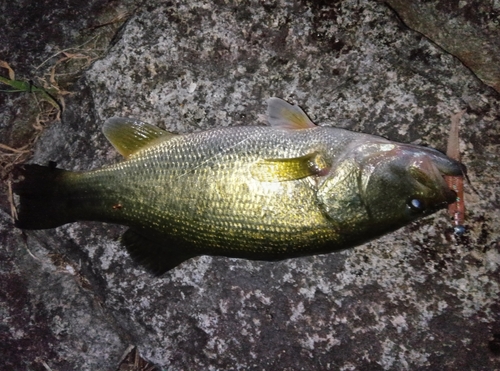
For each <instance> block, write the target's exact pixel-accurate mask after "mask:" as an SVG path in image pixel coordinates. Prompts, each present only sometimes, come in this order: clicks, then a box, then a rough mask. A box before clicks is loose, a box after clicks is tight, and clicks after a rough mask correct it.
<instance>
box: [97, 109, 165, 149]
mask: <svg viewBox="0 0 500 371" xmlns="http://www.w3.org/2000/svg"><path fill="white" fill-rule="evenodd" d="M102 132H103V133H104V135H105V136H106V138H107V139H108V140H109V141H110V142H111V144H112V145H113V147H115V148H116V150H117V151H118V152H120V154H122V155H123V156H124V157H129V156H130V155H133V154H134V153H136V152H138V151H140V150H141V149H144V148H146V147H148V146H149V145H151V144H152V143H153V142H155V141H157V140H158V139H159V138H162V139H165V140H167V139H169V138H171V137H174V136H175V134H172V133H169V132H168V131H165V130H162V129H160V128H159V127H157V126H154V125H151V124H146V123H145V122H142V121H139V120H136V119H132V118H124V117H113V118H110V119H108V120H106V122H105V123H104V126H103V128H102Z"/></svg>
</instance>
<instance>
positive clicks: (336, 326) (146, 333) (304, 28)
mask: <svg viewBox="0 0 500 371" xmlns="http://www.w3.org/2000/svg"><path fill="white" fill-rule="evenodd" d="M74 92H75V94H74V95H73V96H72V97H70V98H67V99H66V110H65V112H64V115H63V120H62V122H61V123H60V124H57V125H54V126H52V127H50V128H49V129H48V130H46V131H45V132H44V134H43V136H42V138H41V139H40V140H39V141H38V143H37V148H36V153H35V156H34V159H33V162H36V163H41V164H44V163H46V162H47V161H49V160H51V161H56V162H57V163H58V165H59V166H60V167H62V168H67V169H73V170H84V169H90V168H95V167H99V166H103V165H105V164H108V163H110V162H113V161H117V160H119V157H118V155H117V154H116V153H115V151H114V150H113V149H112V147H111V146H110V145H109V144H108V143H106V141H105V139H104V137H103V135H102V134H101V132H100V127H101V126H102V123H103V121H104V120H105V119H106V118H108V117H111V116H133V117H137V118H141V119H143V120H145V121H149V122H151V123H155V124H157V125H159V126H161V127H164V128H166V129H167V130H170V131H174V132H179V133H185V132H192V131H197V130H203V129H206V128H210V127H214V126H233V125H256V124H262V123H263V122H264V121H263V119H262V116H261V114H264V113H265V101H266V99H267V98H268V97H270V96H279V97H283V98H285V99H287V100H289V101H291V102H294V103H298V104H300V105H301V106H302V107H303V108H304V109H305V110H306V112H308V113H309V114H310V116H311V117H312V119H313V120H314V121H315V122H317V123H320V124H321V125H335V126H340V127H344V128H348V129H351V130H358V131H364V132H368V133H372V134H378V135H382V136H385V137H388V138H390V139H392V140H397V141H402V142H412V143H416V144H423V145H429V146H432V147H436V148H438V149H441V150H444V149H445V148H446V140H447V137H448V131H449V127H450V117H451V115H452V114H454V113H456V112H458V111H460V110H462V109H465V110H466V113H465V114H464V117H463V121H462V131H461V142H460V149H461V152H462V156H463V157H462V159H463V162H464V163H465V164H466V165H467V167H468V170H469V177H470V180H471V185H472V186H473V187H474V189H475V190H472V188H471V187H468V186H466V196H465V201H466V205H467V208H468V217H467V222H466V224H467V227H468V232H467V234H466V235H465V236H464V237H462V238H459V239H457V238H455V237H454V236H453V234H452V226H451V224H450V222H449V220H448V216H447V214H446V212H444V211H443V212H441V213H438V214H436V215H434V216H431V217H428V218H426V219H424V220H421V221H419V222H417V223H414V224H412V225H410V226H408V227H406V228H403V229H401V230H399V231H397V232H395V233H392V234H391V235H387V236H385V237H383V238H381V239H379V240H376V241H373V242H371V243H368V244H365V245H362V246H359V247H357V248H354V249H351V250H347V251H343V252H339V253H332V254H329V255H324V256H313V257H306V258H301V259H293V260H288V261H282V262H277V263H267V262H251V261H245V260H236V259H227V258H211V257H199V258H195V259H192V260H190V261H188V262H186V263H184V264H183V265H182V266H180V267H178V268H176V269H174V270H173V271H171V272H170V273H168V274H166V275H165V276H163V277H161V278H155V277H152V276H151V275H149V274H148V273H147V272H145V271H144V270H143V269H142V268H141V267H140V266H137V265H136V264H135V263H134V262H132V261H131V259H130V258H129V257H128V255H127V253H126V252H125V251H124V249H123V248H121V247H120V246H119V243H118V237H119V236H120V234H121V233H122V232H123V230H124V229H123V228H122V227H119V226H112V225H103V224H99V223H74V224H71V225H66V226H63V227H60V228H57V229H55V230H47V231H26V232H21V231H19V230H16V229H14V227H13V225H12V222H11V221H10V218H9V216H8V215H7V213H6V212H3V211H1V212H0V222H1V223H0V241H1V245H2V248H1V250H0V275H1V277H0V282H1V284H2V290H1V291H0V294H1V296H0V300H1V302H2V303H3V304H4V305H2V306H1V307H0V314H1V318H2V324H1V325H0V341H1V343H2V345H5V346H2V347H0V349H1V350H0V355H1V357H2V358H1V359H2V361H4V365H5V366H4V368H5V369H26V370H27V369H36V370H38V369H40V370H44V369H47V368H46V367H45V365H46V366H47V367H50V368H51V369H53V370H113V369H116V368H117V367H118V364H119V361H120V359H121V357H122V355H123V352H125V350H126V349H127V348H128V346H129V345H131V344H132V345H135V346H137V347H138V349H139V352H140V353H141V355H142V356H143V357H144V358H145V359H147V360H149V361H150V362H152V363H154V364H155V365H157V366H159V367H161V368H163V369H168V370H223V369H224V370H252V369H255V370H312V369H316V370H322V369H324V370H328V369H332V370H355V369H357V370H383V369H386V370H391V369H394V370H401V369H403V370H404V369H407V370H427V369H428V370H446V369H450V370H452V369H464V370H465V369H473V370H494V369H498V368H500V366H499V365H500V350H499V348H500V346H499V345H498V341H499V338H500V335H499V334H500V300H499V293H500V274H499V273H500V236H499V232H500V230H499V226H498V222H496V221H497V220H499V218H500V208H499V205H500V200H499V194H500V192H499V191H498V184H499V183H500V182H499V180H500V179H499V178H500V156H499V155H500V146H499V144H500V136H499V132H498V125H499V123H500V96H499V94H498V93H497V92H495V91H494V90H493V89H491V88H489V87H487V86H485V85H483V84H482V83H481V82H480V81H478V80H477V79H476V78H475V77H474V76H473V75H472V74H471V72H470V71H469V70H468V69H467V68H465V67H464V66H463V65H462V64H461V63H460V62H459V61H458V60H457V59H456V58H454V57H452V56H450V55H448V54H446V53H445V52H443V51H442V50H440V49H439V48H438V47H437V46H436V45H435V44H433V43H431V42H429V41H428V40H427V39H425V38H424V37H422V35H420V34H417V33H415V32H413V31H411V30H408V29H407V28H406V27H405V26H404V25H403V24H401V23H400V21H399V20H398V19H397V18H396V17H395V16H394V13H393V12H392V11H391V10H390V9H389V8H387V7H386V6H384V5H383V4H380V3H377V2H368V1H361V2H360V1H354V0H352V1H351V0H346V1H343V2H339V3H330V2H319V1H317V2H306V1H303V2H293V1H280V2H279V3H276V2H272V1H239V2H234V3H233V2H223V1H217V2H205V1H177V2H175V1H172V2H160V1H153V0H150V1H148V2H145V3H143V4H142V5H141V6H140V7H139V8H138V10H137V11H136V14H135V15H134V16H133V17H132V18H131V19H130V20H129V21H128V22H127V24H126V25H125V27H124V28H123V30H122V31H121V33H120V34H119V35H118V37H117V38H116V42H114V44H113V45H112V47H111V48H110V49H109V51H108V52H107V53H106V54H105V56H104V57H103V58H102V59H100V60H98V61H96V62H95V63H94V64H93V65H92V66H91V68H90V69H88V70H87V71H86V72H85V73H84V75H83V78H82V79H81V80H80V82H79V84H78V85H77V87H76V88H75V89H74ZM0 368H1V366H0Z"/></svg>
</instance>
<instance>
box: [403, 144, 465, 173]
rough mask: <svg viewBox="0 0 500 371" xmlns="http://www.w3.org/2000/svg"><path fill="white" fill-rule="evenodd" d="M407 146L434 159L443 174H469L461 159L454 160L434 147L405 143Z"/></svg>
mask: <svg viewBox="0 0 500 371" xmlns="http://www.w3.org/2000/svg"><path fill="white" fill-rule="evenodd" d="M404 146H405V147H407V148H408V149H412V150H417V151H419V152H420V153H423V154H425V155H427V156H429V158H430V159H431V160H432V162H433V163H434V165H435V166H436V168H437V169H438V170H439V172H440V173H441V174H443V175H448V176H465V175H467V168H466V166H465V165H464V164H462V163H461V162H460V161H457V160H454V159H452V158H450V157H448V156H446V155H445V154H444V153H442V152H440V151H438V150H437V149H434V148H429V147H422V146H417V145H415V144H405V145H404Z"/></svg>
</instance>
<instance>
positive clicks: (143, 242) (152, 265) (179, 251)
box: [121, 228, 197, 276]
mask: <svg viewBox="0 0 500 371" xmlns="http://www.w3.org/2000/svg"><path fill="white" fill-rule="evenodd" d="M121 243H122V244H123V245H124V246H125V247H126V248H127V251H128V252H129V254H130V256H131V257H132V259H134V261H136V262H137V263H138V264H140V265H142V266H143V267H145V268H146V269H147V270H148V271H149V272H151V273H153V274H154V275H156V276H161V275H162V274H164V273H166V272H168V271H169V270H171V269H172V268H175V267H177V266H178V265H179V264H181V263H182V262H184V261H186V260H188V259H190V258H193V257H195V256H197V254H195V253H191V252H190V251H189V249H186V248H185V247H183V246H180V245H179V244H178V243H176V242H175V241H169V239H168V238H167V237H163V236H162V237H159V236H157V235H155V233H154V232H153V231H149V230H148V229H136V228H130V229H128V230H127V231H126V232H125V233H124V234H123V236H122V238H121Z"/></svg>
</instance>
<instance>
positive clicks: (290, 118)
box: [267, 97, 316, 129]
mask: <svg viewBox="0 0 500 371" xmlns="http://www.w3.org/2000/svg"><path fill="white" fill-rule="evenodd" d="M267 117H268V120H269V123H270V124H271V126H275V127H280V128H287V129H308V128H313V127H315V126H316V125H315V124H314V123H313V122H312V121H311V120H310V119H309V117H307V115H306V114H305V113H304V111H302V109H301V108H300V107H299V106H295V105H291V104H290V103H288V102H285V101H284V100H283V99H280V98H276V97H272V98H269V100H268V101H267Z"/></svg>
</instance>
